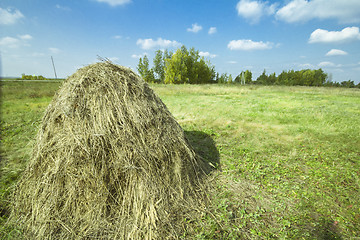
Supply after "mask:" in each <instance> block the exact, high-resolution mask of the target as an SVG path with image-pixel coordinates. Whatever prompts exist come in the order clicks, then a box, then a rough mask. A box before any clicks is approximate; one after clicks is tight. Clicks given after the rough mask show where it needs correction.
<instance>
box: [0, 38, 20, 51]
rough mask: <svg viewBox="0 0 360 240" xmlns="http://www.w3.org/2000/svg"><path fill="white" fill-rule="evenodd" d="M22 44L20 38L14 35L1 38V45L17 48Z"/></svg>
mask: <svg viewBox="0 0 360 240" xmlns="http://www.w3.org/2000/svg"><path fill="white" fill-rule="evenodd" d="M19 45H20V40H19V39H17V38H13V37H3V38H1V39H0V46H3V47H8V48H17V47H19Z"/></svg>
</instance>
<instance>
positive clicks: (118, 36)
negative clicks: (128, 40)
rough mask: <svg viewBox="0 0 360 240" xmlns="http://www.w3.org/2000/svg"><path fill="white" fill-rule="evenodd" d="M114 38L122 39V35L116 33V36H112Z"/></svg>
mask: <svg viewBox="0 0 360 240" xmlns="http://www.w3.org/2000/svg"><path fill="white" fill-rule="evenodd" d="M114 38H115V39H122V36H120V35H116V36H114Z"/></svg>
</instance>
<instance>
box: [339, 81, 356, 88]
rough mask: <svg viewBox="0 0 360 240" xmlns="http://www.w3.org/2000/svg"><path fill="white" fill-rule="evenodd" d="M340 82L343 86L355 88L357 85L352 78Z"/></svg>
mask: <svg viewBox="0 0 360 240" xmlns="http://www.w3.org/2000/svg"><path fill="white" fill-rule="evenodd" d="M340 84H341V86H342V87H346V88H354V87H355V83H354V81H351V80H348V81H342V82H341V83H340Z"/></svg>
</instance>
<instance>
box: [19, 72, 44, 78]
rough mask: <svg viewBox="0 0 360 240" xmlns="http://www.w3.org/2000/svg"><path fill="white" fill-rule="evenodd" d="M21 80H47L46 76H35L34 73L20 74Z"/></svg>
mask: <svg viewBox="0 0 360 240" xmlns="http://www.w3.org/2000/svg"><path fill="white" fill-rule="evenodd" d="M21 79H22V80H47V78H45V77H43V76H42V75H39V76H36V75H26V74H24V73H23V74H21Z"/></svg>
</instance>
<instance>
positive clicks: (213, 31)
mask: <svg viewBox="0 0 360 240" xmlns="http://www.w3.org/2000/svg"><path fill="white" fill-rule="evenodd" d="M216 32H217V29H216V27H211V28H209V31H208V34H210V35H211V34H214V33H216Z"/></svg>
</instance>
